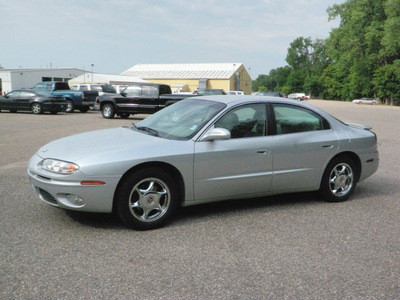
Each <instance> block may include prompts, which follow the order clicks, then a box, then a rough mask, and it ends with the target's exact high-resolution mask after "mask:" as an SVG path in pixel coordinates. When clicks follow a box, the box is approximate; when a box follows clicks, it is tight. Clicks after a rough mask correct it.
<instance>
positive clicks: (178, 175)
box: [113, 161, 185, 211]
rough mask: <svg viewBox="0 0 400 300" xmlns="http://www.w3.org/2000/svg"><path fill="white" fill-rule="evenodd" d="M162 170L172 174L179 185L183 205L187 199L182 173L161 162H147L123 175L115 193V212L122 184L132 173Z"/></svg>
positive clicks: (180, 201) (180, 199) (180, 200)
mask: <svg viewBox="0 0 400 300" xmlns="http://www.w3.org/2000/svg"><path fill="white" fill-rule="evenodd" d="M151 167H153V168H160V169H163V170H164V171H166V172H168V173H169V174H171V176H172V177H173V178H174V179H175V180H176V182H177V185H178V191H179V203H180V204H181V203H182V202H183V201H184V197H185V184H184V180H183V176H182V174H181V172H180V171H179V170H178V169H177V168H175V167H174V166H173V165H171V164H168V163H165V162H161V161H154V162H145V163H141V164H139V165H136V166H134V167H132V168H131V169H129V170H128V171H126V172H125V174H124V175H122V177H121V179H120V180H119V182H118V185H117V187H116V189H115V191H114V198H113V211H115V209H116V205H117V201H116V200H117V196H118V191H119V189H120V186H121V184H122V183H123V182H124V180H125V179H126V178H127V177H128V176H129V175H130V174H132V173H135V172H137V171H138V170H141V169H145V168H151Z"/></svg>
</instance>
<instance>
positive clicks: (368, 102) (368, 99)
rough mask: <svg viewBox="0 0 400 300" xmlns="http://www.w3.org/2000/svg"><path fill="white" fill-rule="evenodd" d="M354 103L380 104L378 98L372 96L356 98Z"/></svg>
mask: <svg viewBox="0 0 400 300" xmlns="http://www.w3.org/2000/svg"><path fill="white" fill-rule="evenodd" d="M353 103H355V104H370V105H375V104H379V102H378V101H377V100H375V99H372V98H361V99H355V100H353Z"/></svg>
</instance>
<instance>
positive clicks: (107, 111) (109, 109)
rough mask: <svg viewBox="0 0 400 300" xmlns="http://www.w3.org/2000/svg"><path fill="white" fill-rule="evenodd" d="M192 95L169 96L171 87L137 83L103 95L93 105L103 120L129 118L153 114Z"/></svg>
mask: <svg viewBox="0 0 400 300" xmlns="http://www.w3.org/2000/svg"><path fill="white" fill-rule="evenodd" d="M193 96H194V95H181V94H171V87H170V86H169V85H166V84H154V83H137V84H132V85H130V86H128V87H127V88H126V89H124V90H123V91H122V92H121V93H120V94H115V95H110V94H108V95H103V96H99V97H98V98H97V99H96V103H95V105H94V107H95V109H96V110H100V111H101V113H102V115H103V117H104V118H105V119H113V118H114V117H115V115H117V116H120V117H121V118H124V119H126V118H129V116H130V115H131V114H153V113H155V112H157V111H159V110H160V109H163V108H164V107H166V106H168V105H171V104H173V103H175V102H177V101H180V100H182V99H184V98H187V97H193Z"/></svg>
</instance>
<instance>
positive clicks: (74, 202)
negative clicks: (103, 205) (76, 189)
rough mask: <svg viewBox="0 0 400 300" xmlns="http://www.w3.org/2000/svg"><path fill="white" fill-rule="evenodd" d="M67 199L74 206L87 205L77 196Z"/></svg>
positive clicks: (68, 196)
mask: <svg viewBox="0 0 400 300" xmlns="http://www.w3.org/2000/svg"><path fill="white" fill-rule="evenodd" d="M65 198H67V200H68V201H69V202H70V203H71V204H72V205H76V206H83V205H84V204H85V200H83V198H81V197H79V196H77V195H66V196H65Z"/></svg>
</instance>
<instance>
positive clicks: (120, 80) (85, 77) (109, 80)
mask: <svg viewBox="0 0 400 300" xmlns="http://www.w3.org/2000/svg"><path fill="white" fill-rule="evenodd" d="M140 82H148V81H146V80H143V79H141V78H138V77H133V76H124V75H112V74H98V73H85V74H81V75H79V76H78V77H75V78H73V79H71V80H69V81H68V83H69V85H70V86H72V85H74V84H85V83H94V84H96V83H97V84H99V83H102V84H133V83H140Z"/></svg>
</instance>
